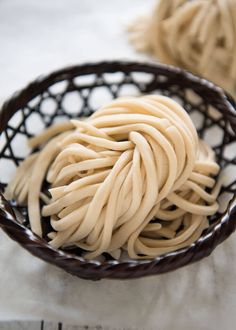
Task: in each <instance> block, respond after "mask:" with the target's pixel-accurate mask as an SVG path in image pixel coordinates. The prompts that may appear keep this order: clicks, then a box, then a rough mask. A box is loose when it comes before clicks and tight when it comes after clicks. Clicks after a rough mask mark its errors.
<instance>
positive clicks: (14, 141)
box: [0, 72, 236, 258]
mask: <svg viewBox="0 0 236 330" xmlns="http://www.w3.org/2000/svg"><path fill="white" fill-rule="evenodd" d="M143 93H153V94H162V95H166V96H170V97H172V98H173V99H175V100H176V101H177V102H179V103H180V104H181V105H182V106H183V107H184V108H185V110H186V111H188V113H189V114H190V116H191V118H192V120H193V122H194V124H195V126H196V128H197V130H198V133H199V135H200V137H202V138H203V139H204V140H205V141H206V142H208V143H209V144H210V145H211V146H212V147H213V149H214V150H215V152H216V157H217V161H218V163H219V165H220V166H221V169H222V171H221V175H224V177H225V181H224V182H225V184H224V187H223V188H222V191H221V194H220V196H219V198H218V201H219V204H220V209H219V212H218V213H217V214H216V215H214V216H212V217H211V218H210V223H211V225H212V226H214V225H215V224H216V223H217V221H218V220H219V216H220V213H223V212H224V210H225V209H226V207H227V204H228V202H229V200H230V199H231V198H232V196H233V195H234V194H235V190H236V159H235V150H236V141H235V136H234V133H233V131H232V129H231V127H230V123H229V121H228V119H227V117H226V116H225V115H223V114H222V113H220V112H219V110H217V107H215V106H214V105H213V104H210V103H208V102H207V101H206V99H205V98H204V97H202V96H201V95H202V93H198V91H197V90H193V89H192V88H190V87H189V86H188V85H187V84H186V85H184V86H183V85H181V84H178V85H176V84H169V83H168V76H165V75H164V74H154V73H146V72H115V73H106V72H104V73H99V74H83V75H79V76H77V77H72V78H70V77H69V78H66V79H64V80H61V81H59V82H56V83H54V84H52V85H51V86H50V87H49V88H47V89H45V90H44V91H43V92H42V93H41V94H39V95H37V97H35V98H34V99H32V100H31V101H30V102H29V103H27V104H25V105H24V107H23V108H21V109H19V110H18V111H17V112H16V113H15V114H14V115H13V116H12V118H11V119H10V120H9V122H8V124H7V127H6V128H5V130H4V131H3V132H2V134H1V139H0V173H1V181H0V184H1V189H2V190H4V187H5V186H6V184H7V183H8V182H9V180H10V178H11V177H12V175H13V173H14V171H15V168H16V166H18V165H19V163H20V162H21V161H22V159H24V158H25V157H26V156H27V155H28V154H29V153H30V152H31V150H30V149H29V148H28V147H27V138H28V137H31V136H33V135H36V134H38V133H40V132H41V131H42V130H43V129H44V128H45V127H48V126H50V125H52V124H54V123H57V122H60V121H64V120H67V119H69V118H77V117H84V116H89V115H90V114H91V113H93V112H94V111H96V109H98V108H99V107H100V106H102V105H104V104H106V103H107V102H109V101H111V100H112V99H114V98H116V97H120V96H127V95H129V96H131V95H132V96H136V95H140V94H143ZM11 204H12V206H13V207H14V209H15V210H18V211H19V212H20V213H18V219H19V221H22V223H23V224H24V225H25V226H29V222H28V218H27V209H26V208H24V207H19V206H18V205H17V204H16V202H15V201H11ZM22 215H23V216H22ZM43 220H44V219H42V223H44V224H45V223H48V222H47V221H46V222H45V221H43ZM43 228H44V237H46V234H47V232H48V231H49V230H50V228H49V226H45V225H44V226H43ZM73 252H75V253H77V254H80V253H81V251H80V250H79V249H78V250H76V251H73ZM105 257H106V258H109V257H108V256H105Z"/></svg>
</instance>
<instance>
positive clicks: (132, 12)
mask: <svg viewBox="0 0 236 330" xmlns="http://www.w3.org/2000/svg"><path fill="white" fill-rule="evenodd" d="M152 4H153V1H152V0H148V1H147V0H146V1H142V0H119V1H118V0H117V1H109V0H100V1H98V0H67V1H65V0H55V1H53V0H47V1H35V0H22V1H18V0H0V49H1V52H0V69H1V74H0V98H1V100H2V99H3V98H5V97H6V96H8V95H9V94H10V93H12V92H13V91H14V90H15V89H17V88H20V87H22V86H23V85H24V84H25V83H26V82H28V81H29V80H31V79H33V78H34V77H35V76H37V75H39V74H41V73H46V72H48V71H51V70H53V69H55V68H59V67H61V66H65V65H69V64H73V63H79V62H81V61H83V62H85V61H89V60H98V59H115V58H119V59H120V58H122V59H123V58H126V59H127V58H130V59H134V58H140V56H139V55H137V54H135V53H134V52H133V50H132V49H131V47H129V45H128V43H127V39H126V35H125V33H124V26H125V24H126V23H127V22H128V21H129V20H130V19H131V18H134V17H136V16H137V15H138V14H143V13H144V12H148V11H149V10H150V8H152ZM0 175H1V174H0ZM235 274H236V242H235V235H233V236H232V237H231V238H230V239H228V240H227V241H226V242H225V243H223V244H222V245H221V246H220V247H218V248H217V249H216V250H215V252H214V253H213V255H212V256H210V257H208V258H207V259H205V260H203V261H201V262H199V263H197V264H194V265H191V266H188V267H185V268H183V269H180V270H178V271H175V272H173V273H169V274H165V275H162V276H155V277H150V278H143V279H138V280H132V281H112V280H103V281H99V282H91V281H85V280H81V279H78V278H75V277H72V276H70V275H68V274H66V273H65V272H63V271H62V270H60V269H57V268H56V267H54V266H51V265H48V264H46V263H44V262H43V261H41V260H38V259H36V258H34V257H32V256H31V255H30V254H28V252H26V251H24V250H23V249H22V248H21V247H20V246H18V245H17V244H16V243H15V242H13V241H12V240H10V239H9V238H8V237H7V236H6V235H5V234H4V233H3V232H2V231H1V232H0V321H4V320H15V319H17V320H33V319H36V320H41V319H44V320H55V321H62V322H66V323H70V324H76V325H81V326H82V325H89V326H94V325H102V326H108V327H109V328H110V329H120V328H124V329H133V328H134V329H145V330H149V329H161V330H169V329H171V330H178V329H181V330H185V329H186V330H189V329H191V330H200V329H201V330H213V329H216V330H218V329H219V330H220V329H225V330H233V329H235V324H236V313H235V309H236V286H235ZM0 328H1V323H0Z"/></svg>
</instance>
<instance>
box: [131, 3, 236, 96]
mask: <svg viewBox="0 0 236 330" xmlns="http://www.w3.org/2000/svg"><path fill="white" fill-rule="evenodd" d="M130 33H131V34H130V40H131V42H132V43H133V44H134V46H135V48H136V49H137V50H139V51H144V52H148V53H151V54H153V55H154V56H156V57H157V58H158V59H159V60H160V61H163V62H164V63H167V64H173V65H176V66H180V67H184V68H186V69H188V70H190V71H192V72H194V73H196V74H198V75H200V76H203V77H205V78H207V79H209V80H211V81H213V82H215V83H216V84H218V85H220V86H221V87H223V88H225V89H226V90H227V91H228V92H230V93H232V94H234V95H236V43H235V40H236V1H235V0H194V1H189V0H159V1H158V4H157V6H156V9H155V10H154V12H153V14H152V15H150V17H143V18H140V19H137V20H136V21H135V22H134V23H133V24H132V25H131V26H130Z"/></svg>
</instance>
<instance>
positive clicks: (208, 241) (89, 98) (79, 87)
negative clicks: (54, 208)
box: [0, 62, 236, 280]
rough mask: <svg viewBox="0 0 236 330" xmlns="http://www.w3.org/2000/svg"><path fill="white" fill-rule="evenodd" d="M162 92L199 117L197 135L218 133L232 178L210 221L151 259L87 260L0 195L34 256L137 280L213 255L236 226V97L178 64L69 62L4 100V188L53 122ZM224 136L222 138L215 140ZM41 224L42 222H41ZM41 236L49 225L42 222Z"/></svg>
mask: <svg viewBox="0 0 236 330" xmlns="http://www.w3.org/2000/svg"><path fill="white" fill-rule="evenodd" d="M140 93H141V94H144V93H146V94H147V93H159V94H162V95H166V96H170V97H172V98H174V99H176V100H177V101H178V102H180V103H181V104H182V105H183V107H184V108H185V109H186V111H188V112H189V114H190V115H191V116H192V118H193V120H194V119H196V118H197V129H198V133H199V135H200V136H201V137H202V138H204V139H206V140H207V138H208V136H210V135H209V134H210V133H211V136H212V134H213V135H214V133H215V134H217V136H216V138H215V139H214V141H210V142H213V144H212V146H213V148H214V150H215V152H216V156H217V161H218V163H219V164H220V166H221V168H222V169H223V170H225V171H226V173H227V170H228V171H230V172H231V173H233V167H234V172H235V176H234V178H233V179H232V178H231V180H230V181H229V180H228V181H229V182H227V184H226V185H225V187H223V189H222V191H221V195H220V199H222V200H226V201H227V208H226V209H224V208H223V207H222V208H221V209H220V212H218V213H217V214H216V215H214V216H213V217H211V218H210V227H209V228H208V229H207V230H206V231H204V233H203V234H202V236H201V237H200V239H198V240H197V241H196V242H195V243H193V244H192V245H191V246H189V247H187V248H184V249H181V250H178V251H175V252H172V253H168V254H165V255H162V256H160V257H157V258H154V259H152V260H127V261H116V260H112V259H111V258H109V257H108V256H106V255H105V256H104V257H105V261H102V262H100V261H96V260H94V261H93V260H91V261H87V260H85V259H84V258H83V257H81V256H80V253H81V251H80V249H74V250H72V251H70V252H68V251H67V252H66V251H62V250H57V249H54V248H52V247H51V246H50V245H49V244H48V243H47V242H46V240H44V239H41V238H39V237H37V236H36V235H34V234H33V233H32V232H31V230H30V228H29V222H28V218H27V209H26V208H23V207H19V206H17V204H16V203H15V202H14V201H12V202H8V201H6V200H5V198H4V196H3V194H1V195H0V197H1V200H0V202H1V203H0V227H2V229H3V230H4V231H5V232H6V233H7V234H8V235H9V236H10V237H11V238H12V239H14V240H16V241H17V242H18V243H19V244H21V245H22V246H23V247H24V248H26V249H27V250H28V251H29V252H31V253H32V254H33V255H35V256H38V257H39V258H41V259H43V260H45V261H47V262H50V263H52V264H55V265H57V266H59V267H61V268H63V269H64V270H66V271H67V272H69V273H71V274H73V275H76V276H78V277H81V278H86V279H94V280H96V279H101V278H120V279H125V278H136V277H141V276H145V275H153V274H160V273H164V272H168V271H171V270H174V269H177V268H179V267H182V266H184V265H186V264H189V263H192V262H195V261H197V260H200V259H202V258H203V257H206V256H208V255H209V254H210V253H211V252H212V251H213V250H214V249H215V247H216V246H217V245H218V244H220V243H221V242H222V241H224V240H225V239H226V238H227V237H228V236H229V235H230V234H231V233H232V232H233V231H234V230H235V229H236V197H235V191H236V158H235V150H236V142H235V140H236V139H235V134H236V106H235V103H234V101H233V100H232V99H231V98H230V97H229V96H228V95H226V94H225V93H224V92H223V91H222V90H221V89H220V88H218V87H216V86H214V85H213V84H212V83H210V82H208V81H206V80H203V79H200V78H197V77H195V76H193V75H191V74H189V73H187V72H185V71H183V70H180V69H178V68H172V67H169V66H164V65H147V64H142V63H126V62H102V63H98V64H87V65H81V66H74V67H69V68H66V69H63V70H60V71H57V72H54V73H52V74H50V75H48V76H45V77H40V78H38V79H37V80H35V81H34V82H32V83H31V84H29V85H28V86H27V87H26V88H25V89H23V90H22V91H20V92H17V93H15V94H14V95H13V96H12V98H10V99H9V100H8V101H6V102H5V103H4V105H3V107H2V110H1V113H0V132H1V144H0V172H1V181H0V184H1V190H2V192H4V188H5V185H6V184H7V182H8V181H9V175H8V174H9V173H5V172H4V171H10V172H11V173H13V171H14V168H15V167H16V166H18V165H19V163H20V161H21V160H22V159H24V158H25V157H26V155H27V154H28V153H29V152H30V151H29V150H27V148H26V140H27V138H28V137H30V136H32V135H34V134H36V133H38V132H36V131H33V129H36V130H37V129H38V131H40V130H42V129H43V128H44V127H48V126H50V125H52V124H53V123H55V122H58V121H62V120H65V119H69V118H75V117H84V116H89V115H90V114H91V113H93V112H94V111H96V109H97V108H98V107H99V106H101V105H102V104H105V103H107V102H109V101H110V100H112V99H114V98H116V97H119V96H125V95H140ZM218 140H219V141H218ZM42 223H43V222H42ZM43 229H44V237H46V234H47V232H48V230H49V228H48V227H47V226H45V225H44V226H43Z"/></svg>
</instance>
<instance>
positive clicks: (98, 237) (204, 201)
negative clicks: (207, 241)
mask: <svg viewBox="0 0 236 330" xmlns="http://www.w3.org/2000/svg"><path fill="white" fill-rule="evenodd" d="M29 145H30V146H31V147H32V148H36V147H37V148H38V149H39V151H37V152H35V153H33V154H32V155H30V156H29V157H28V158H27V159H26V160H24V161H23V162H22V163H21V164H20V166H19V167H18V169H17V171H16V175H15V176H14V178H13V180H12V181H11V182H10V184H9V185H8V187H7V190H6V196H7V197H8V198H9V199H10V198H14V199H16V200H17V201H18V203H19V204H22V205H26V204H27V205H28V214H29V220H30V226H31V229H32V231H33V232H34V233H35V234H37V235H39V236H42V225H41V221H50V223H51V226H52V228H53V231H52V232H51V233H49V234H48V237H49V239H50V244H51V245H52V246H53V247H55V248H60V247H63V248H66V247H70V246H78V247H80V248H82V249H83V250H84V251H86V252H85V257H86V258H95V257H97V256H99V255H101V254H102V253H104V252H107V253H109V254H110V255H111V256H113V257H114V258H119V257H120V255H121V252H122V251H127V253H128V255H129V257H131V258H152V257H154V256H158V255H161V254H163V253H167V252H170V251H174V250H176V249H179V248H182V247H185V246H188V245H190V244H191V243H193V242H194V241H195V240H197V239H198V238H199V237H200V235H201V234H202V231H203V230H204V229H205V228H207V227H208V219H207V216H210V215H213V214H214V213H215V212H216V211H217V209H218V204H217V202H216V198H217V196H218V193H219V190H220V182H219V181H218V182H217V183H216V182H215V179H214V176H216V175H217V174H218V172H219V166H218V165H217V164H216V162H215V157H214V152H213V150H212V149H211V148H210V147H209V146H208V145H207V144H206V143H205V142H203V141H202V140H200V139H199V138H198V135H197V132H196V129H195V127H194V125H193V123H192V121H191V119H190V117H189V115H188V114H187V113H186V112H185V110H184V109H183V108H182V107H181V106H180V105H179V104H177V103H176V102H175V101H173V100H172V99H170V98H168V97H164V96H159V95H155V96H154V95H149V96H141V97H126V98H120V99H116V100H114V101H113V102H111V103H110V104H108V105H107V106H105V107H103V108H101V109H99V110H98V111H96V112H95V113H94V114H93V115H92V116H90V117H89V118H87V119H86V120H84V121H82V120H77V119H76V120H71V121H68V122H66V123H63V124H56V125H54V126H52V127H50V128H48V129H46V130H45V131H44V132H43V133H42V134H41V135H39V136H36V137H33V138H31V139H30V140H29ZM45 181H46V182H48V183H49V186H50V188H49V194H48V191H46V192H45V191H43V183H44V182H45ZM49 195H50V196H49ZM40 200H42V201H43V204H44V205H43V207H42V209H40Z"/></svg>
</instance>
